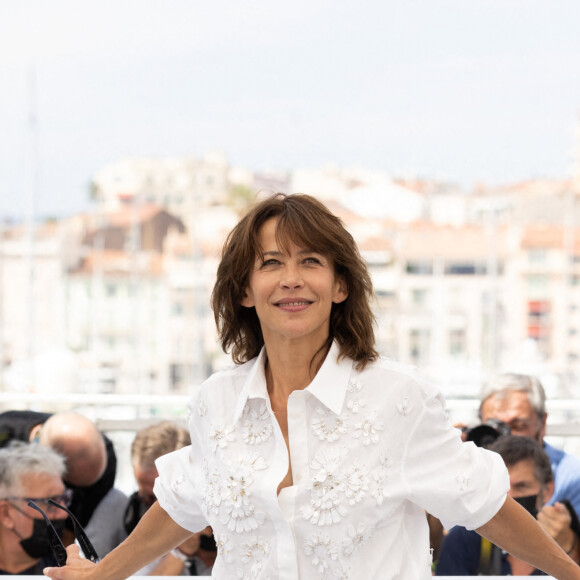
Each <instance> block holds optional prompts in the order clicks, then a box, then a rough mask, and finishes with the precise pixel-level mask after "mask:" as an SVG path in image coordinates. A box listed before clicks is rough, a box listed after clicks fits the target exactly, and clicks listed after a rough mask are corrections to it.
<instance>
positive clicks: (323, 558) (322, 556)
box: [304, 534, 338, 576]
mask: <svg viewBox="0 0 580 580" xmlns="http://www.w3.org/2000/svg"><path fill="white" fill-rule="evenodd" d="M304 553H305V554H306V555H307V556H312V560H311V562H312V565H313V566H314V567H315V568H316V570H317V571H318V573H319V574H320V575H321V576H323V575H324V573H325V572H326V571H327V570H328V568H329V565H330V563H331V562H333V561H335V560H336V559H337V558H338V550H337V549H336V546H335V545H334V544H333V543H332V542H331V540H330V538H329V537H328V536H327V535H325V534H313V535H312V536H310V537H309V538H307V539H306V540H304Z"/></svg>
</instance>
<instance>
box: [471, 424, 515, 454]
mask: <svg viewBox="0 0 580 580" xmlns="http://www.w3.org/2000/svg"><path fill="white" fill-rule="evenodd" d="M465 433H466V435H467V436H466V439H465V440H466V441H473V442H474V443H475V444H476V445H477V446H478V447H488V446H489V445H491V444H492V443H493V442H494V441H495V440H496V439H497V438H498V437H500V436H501V435H510V434H511V430H510V428H509V425H506V423H504V422H503V421H500V420H499V419H489V420H488V421H486V422H485V423H482V424H481V425H477V426H476V427H472V428H471V429H467V430H466V432H465Z"/></svg>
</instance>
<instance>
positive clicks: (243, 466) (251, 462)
mask: <svg viewBox="0 0 580 580" xmlns="http://www.w3.org/2000/svg"><path fill="white" fill-rule="evenodd" d="M227 463H228V466H229V475H228V476H227V477H225V478H222V485H221V498H220V499H221V502H222V504H223V505H221V508H220V521H221V523H222V524H224V525H226V526H227V528H228V530H230V531H235V532H238V533H243V532H250V531H252V530H255V529H256V528H257V527H258V526H259V525H261V524H263V523H264V519H265V516H264V514H263V513H262V512H257V511H256V508H255V506H254V504H253V502H252V501H251V492H250V488H251V487H252V484H253V483H254V472H255V471H258V470H262V469H266V468H267V466H268V464H267V463H266V461H265V460H264V458H263V457H260V456H259V455H252V456H249V457H247V456H244V455H240V456H238V457H237V458H236V459H235V460H234V461H227Z"/></svg>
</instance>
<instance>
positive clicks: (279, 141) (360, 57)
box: [0, 0, 580, 219]
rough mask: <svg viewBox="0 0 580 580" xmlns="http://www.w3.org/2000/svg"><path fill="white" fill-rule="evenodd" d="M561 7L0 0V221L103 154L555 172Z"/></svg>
mask: <svg viewBox="0 0 580 580" xmlns="http://www.w3.org/2000/svg"><path fill="white" fill-rule="evenodd" d="M579 22H580V2H578V0H557V1H554V0H404V1H403V0H367V1H366V2H360V1H356V2H355V1H351V0H293V1H292V2H279V1H278V0H211V1H208V0H204V1H203V2H202V1H198V0H99V1H98V2H96V1H92V0H86V1H82V2H79V1H78V0H75V1H73V0H0V217H12V218H15V219H20V218H22V217H25V216H29V215H33V214H34V215H37V216H64V215H72V214H74V213H76V212H79V211H84V210H86V209H88V208H89V207H90V205H89V193H88V192H89V185H90V182H91V179H92V177H93V175H94V174H95V173H96V172H97V171H98V170H99V169H100V168H102V167H103V166H104V165H106V164H108V163H113V162H116V161H119V160H121V159H123V158H125V157H140V156H194V157H197V156H201V155H203V154H204V152H207V151H214V150H219V151H222V152H223V153H225V155H226V157H227V159H228V161H229V163H230V164H231V165H233V166H243V167H247V168H248V169H252V170H256V171H257V170H292V169H296V168H305V167H306V168H315V167H322V166H324V165H327V164H334V165H338V166H361V167H365V168H368V169H372V170H380V171H386V172H388V173H390V174H392V175H393V176H409V175H414V176H419V177H423V178H434V179H445V180H448V181H451V182H456V183H458V184H460V185H462V186H463V187H465V188H469V187H472V186H473V185H474V184H475V183H477V182H480V181H483V182H487V183H508V182H513V181H519V180H524V179H533V178H538V177H554V178H565V177H568V176H570V175H571V174H572V172H573V160H574V156H573V152H574V148H575V146H576V145H575V140H576V139H577V138H576V137H575V133H576V132H577V130H578V129H577V128H578V124H579V120H580V34H579V31H578V23H579Z"/></svg>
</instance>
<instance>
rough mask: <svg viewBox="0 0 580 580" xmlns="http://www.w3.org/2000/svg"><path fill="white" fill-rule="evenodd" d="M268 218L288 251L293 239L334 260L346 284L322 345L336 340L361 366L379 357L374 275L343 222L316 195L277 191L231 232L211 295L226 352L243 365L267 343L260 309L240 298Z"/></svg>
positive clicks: (251, 210) (345, 354)
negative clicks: (373, 303) (274, 220)
mask: <svg viewBox="0 0 580 580" xmlns="http://www.w3.org/2000/svg"><path fill="white" fill-rule="evenodd" d="M270 218H277V219H278V225H277V230H276V238H277V240H278V243H279V244H280V247H282V248H284V249H287V248H286V246H287V245H288V242H290V241H292V242H293V243H295V244H296V245H298V246H300V247H303V248H310V249H312V250H315V251H316V252H319V253H321V254H323V255H325V256H327V257H329V258H331V259H332V261H333V263H334V269H335V273H336V275H337V276H339V277H340V278H342V279H343V280H344V281H345V283H346V286H347V288H348V297H347V298H346V300H344V301H343V302H341V303H339V304H333V305H332V310H331V314H330V330H329V337H328V340H327V343H326V344H325V345H324V347H326V349H328V348H330V345H331V344H332V342H333V341H336V342H337V344H338V346H339V349H340V352H339V356H340V357H348V358H351V359H353V360H354V361H356V363H357V368H359V369H362V368H364V367H365V366H366V365H367V363H369V362H371V361H373V360H375V359H376V358H377V357H378V352H377V350H376V348H375V334H374V323H375V317H374V314H373V312H372V309H371V306H370V303H371V300H372V299H373V298H374V291H373V285H372V281H371V277H370V275H369V272H368V270H367V266H366V263H365V261H364V260H363V258H362V257H361V255H360V252H359V250H358V247H357V245H356V243H355V241H354V239H353V237H352V236H351V235H350V233H349V232H348V231H347V230H346V228H345V227H344V225H343V223H342V220H341V219H340V218H338V217H337V216H335V215H333V214H332V213H331V212H330V211H329V210H328V208H327V207H326V206H325V205H323V204H322V203H320V202H319V201H318V200H317V199H315V198H314V197H312V196H310V195H303V194H294V195H286V194H283V193H277V194H275V195H272V196H271V197H268V198H267V199H265V200H263V201H261V202H259V203H257V204H256V205H254V206H253V207H252V208H251V209H250V211H249V212H248V213H247V214H246V216H245V217H243V218H242V219H241V220H240V222H239V223H238V224H237V225H236V226H235V228H234V229H233V230H232V231H231V232H230V234H229V235H228V237H227V239H226V241H225V244H224V247H223V250H222V257H221V261H220V264H219V266H218V270H217V280H216V283H215V286H214V288H213V292H212V296H211V305H212V308H213V312H214V317H215V321H216V325H217V330H218V335H219V340H220V342H221V345H222V348H223V349H224V351H225V352H228V351H229V350H230V349H231V353H232V358H233V360H234V362H235V363H237V364H242V363H244V362H247V361H249V360H250V359H252V358H254V357H255V356H257V355H258V354H259V352H260V350H261V349H262V347H263V345H264V338H263V336H262V329H261V327H260V321H259V319H258V316H257V314H256V309H255V308H246V307H244V306H242V304H241V301H242V299H243V297H244V296H245V292H246V288H247V286H248V281H249V277H250V272H251V269H252V268H253V265H254V262H255V259H256V257H258V256H262V248H261V247H260V244H259V240H258V235H259V232H260V228H261V227H262V225H263V224H264V223H265V222H266V221H268V220H269V219H270ZM324 347H323V348H324Z"/></svg>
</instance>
